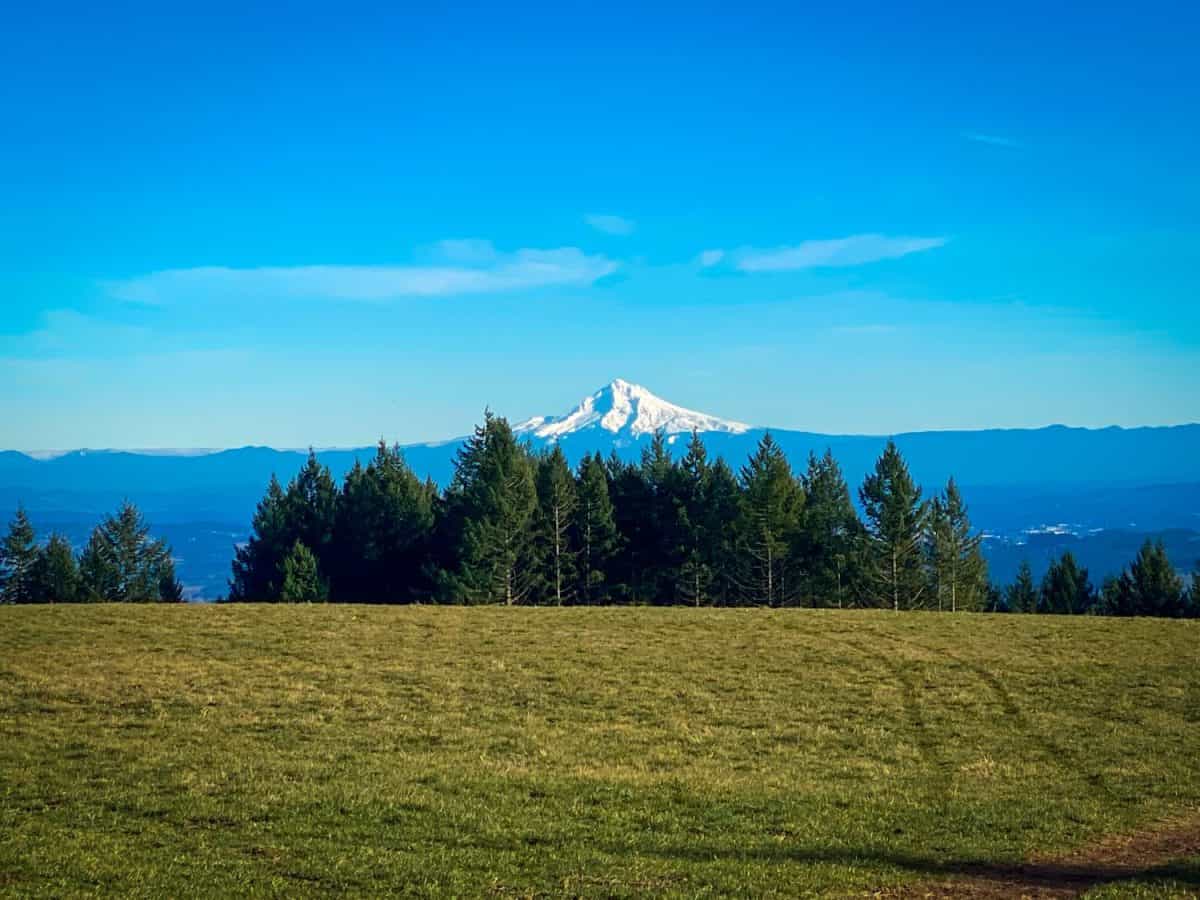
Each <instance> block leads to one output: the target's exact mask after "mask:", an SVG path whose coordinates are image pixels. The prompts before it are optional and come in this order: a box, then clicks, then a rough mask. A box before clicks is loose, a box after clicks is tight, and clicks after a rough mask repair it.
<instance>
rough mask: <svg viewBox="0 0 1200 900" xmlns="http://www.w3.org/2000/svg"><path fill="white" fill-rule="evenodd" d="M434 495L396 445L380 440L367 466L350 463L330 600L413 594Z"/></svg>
mask: <svg viewBox="0 0 1200 900" xmlns="http://www.w3.org/2000/svg"><path fill="white" fill-rule="evenodd" d="M435 497H436V488H435V487H431V484H430V483H429V482H422V481H421V480H420V479H418V478H417V476H416V475H415V474H414V473H413V471H412V469H410V468H409V466H408V463H407V462H406V461H405V459H404V454H403V453H402V451H401V450H400V448H399V446H393V447H390V448H389V447H388V446H387V444H386V443H385V442H384V441H382V440H381V441H380V442H379V446H378V447H377V448H376V452H375V458H374V459H373V460H372V461H371V462H370V463H369V464H368V465H367V466H366V468H364V467H363V466H362V465H361V464H359V463H358V462H357V461H356V462H355V464H354V467H353V468H352V469H351V470H350V472H349V473H347V475H346V479H345V481H344V483H343V485H342V492H341V496H340V498H339V500H338V502H337V512H336V527H335V536H334V545H335V547H334V550H333V552H332V554H331V555H332V556H333V558H334V559H335V565H334V569H333V572H334V577H333V579H332V584H331V596H332V597H333V599H334V600H339V601H353V602H359V603H363V602H366V603H398V602H403V601H406V600H410V599H412V597H413V596H414V595H415V594H416V593H417V591H418V590H419V588H420V587H421V584H422V581H423V573H422V563H423V561H424V556H425V554H426V551H427V550H428V542H429V537H430V533H431V531H432V529H433V519H434V512H433V510H434V501H435Z"/></svg>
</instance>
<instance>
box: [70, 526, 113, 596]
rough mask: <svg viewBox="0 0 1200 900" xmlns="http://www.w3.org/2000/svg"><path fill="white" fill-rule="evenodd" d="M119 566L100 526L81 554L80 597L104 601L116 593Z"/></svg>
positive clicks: (93, 532) (93, 531)
mask: <svg viewBox="0 0 1200 900" xmlns="http://www.w3.org/2000/svg"><path fill="white" fill-rule="evenodd" d="M116 590H117V567H116V563H115V562H114V559H113V553H112V552H111V549H110V548H109V546H108V541H107V539H106V538H105V535H104V532H103V531H102V530H101V529H100V528H95V529H93V530H92V533H91V536H90V537H89V538H88V542H87V544H86V545H85V546H84V548H83V553H81V554H80V556H79V599H80V600H81V601H82V602H84V603H103V602H104V601H106V600H108V599H109V598H110V597H112V596H114V595H115V594H116Z"/></svg>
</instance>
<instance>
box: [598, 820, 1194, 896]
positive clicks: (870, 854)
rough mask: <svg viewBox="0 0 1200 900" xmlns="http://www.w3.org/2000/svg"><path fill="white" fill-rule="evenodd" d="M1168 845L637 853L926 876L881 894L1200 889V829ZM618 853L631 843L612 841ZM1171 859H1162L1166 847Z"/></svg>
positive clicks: (692, 860) (661, 850)
mask: <svg viewBox="0 0 1200 900" xmlns="http://www.w3.org/2000/svg"><path fill="white" fill-rule="evenodd" d="M1164 843H1165V846H1163V847H1158V846H1155V844H1154V842H1153V840H1151V841H1150V842H1149V843H1147V842H1145V841H1141V842H1139V841H1137V840H1136V839H1135V841H1134V844H1135V847H1136V849H1139V850H1141V851H1143V852H1144V853H1145V858H1143V859H1137V858H1120V857H1118V858H1113V859H1111V860H1105V859H1103V858H1100V857H1099V856H1095V857H1094V856H1093V855H1092V854H1091V853H1085V854H1083V855H1080V856H1078V857H1076V856H1068V857H1063V858H1056V859H1046V860H1034V861H1029V862H1019V863H1005V862H992V861H985V860H957V861H955V860H950V861H944V860H937V859H932V858H929V857H923V856H920V855H918V854H912V853H905V852H903V851H883V850H865V849H864V850H855V849H853V848H844V849H838V848H820V849H817V848H804V847H787V846H780V847H754V848H746V849H744V850H729V849H728V848H724V847H711V846H703V845H689V846H679V847H668V848H657V849H655V848H638V852H639V853H642V854H646V855H652V856H657V857H660V858H663V859H667V860H671V861H675V862H682V863H705V862H722V861H743V862H744V861H758V862H764V863H768V864H786V863H793V864H801V865H804V864H830V865H837V866H847V867H851V868H853V867H871V868H874V867H881V868H895V869H901V870H903V871H904V872H906V873H908V874H912V875H917V876H920V877H921V878H922V880H921V882H920V883H919V884H916V885H912V884H909V885H905V886H900V887H896V888H890V889H889V888H883V889H881V890H880V892H879V893H878V894H876V896H884V897H909V896H912V897H927V896H949V897H954V896H973V897H989V896H995V897H1010V896H1033V897H1075V896H1078V895H1079V894H1082V893H1084V892H1085V891H1088V890H1091V889H1092V888H1096V887H1102V886H1105V885H1120V884H1122V883H1124V882H1129V881H1134V880H1137V881H1152V880H1170V881H1173V882H1175V883H1176V884H1177V885H1183V886H1186V887H1200V862H1197V861H1196V860H1189V859H1179V858H1178V857H1180V856H1184V857H1186V856H1191V855H1194V854H1200V829H1193V830H1192V832H1191V833H1190V834H1189V835H1188V836H1187V837H1186V838H1185V837H1182V836H1181V835H1179V834H1172V835H1171V836H1170V838H1169V839H1168V840H1166V841H1165V842H1164ZM605 849H606V851H607V852H609V853H613V854H614V855H619V854H621V853H628V852H630V850H631V849H632V848H628V847H608V848H605ZM1164 852H1165V853H1166V854H1167V855H1168V856H1169V857H1172V858H1173V859H1170V858H1168V859H1164V858H1163V855H1162V854H1163V853H1164Z"/></svg>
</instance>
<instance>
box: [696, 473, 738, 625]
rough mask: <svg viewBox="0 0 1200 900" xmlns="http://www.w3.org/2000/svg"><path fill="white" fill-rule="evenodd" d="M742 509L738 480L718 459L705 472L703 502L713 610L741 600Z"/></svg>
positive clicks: (706, 553)
mask: <svg viewBox="0 0 1200 900" xmlns="http://www.w3.org/2000/svg"><path fill="white" fill-rule="evenodd" d="M741 506H742V495H741V487H740V486H739V485H738V481H737V476H736V475H735V474H734V473H733V469H731V468H730V467H729V464H728V463H727V462H725V460H724V459H721V458H718V459H717V461H716V462H715V463H713V464H712V465H711V466H710V467H709V470H708V490H707V493H706V495H705V501H704V507H705V525H704V531H705V536H706V543H707V545H708V546H707V548H706V550H705V555H706V556H707V558H708V561H709V563H708V564H709V568H710V570H711V573H710V577H709V593H710V596H711V597H712V602H713V604H714V605H716V606H732V605H734V604H736V603H738V602H739V601H740V598H741V596H742V588H741V581H740V578H739V564H740V562H741V555H740V547H739V541H738V519H739V516H740V515H741Z"/></svg>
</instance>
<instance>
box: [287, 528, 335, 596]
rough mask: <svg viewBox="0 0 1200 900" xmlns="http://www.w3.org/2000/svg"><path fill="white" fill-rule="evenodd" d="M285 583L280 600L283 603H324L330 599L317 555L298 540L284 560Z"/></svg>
mask: <svg viewBox="0 0 1200 900" xmlns="http://www.w3.org/2000/svg"><path fill="white" fill-rule="evenodd" d="M282 574H283V583H282V585H281V587H280V589H279V599H280V601H281V602H283V603H323V602H325V601H326V600H328V599H329V587H328V585H327V584H326V582H325V579H324V578H322V577H321V569H320V565H319V563H318V562H317V557H316V555H315V554H314V553H313V552H312V551H311V550H309V549H308V547H307V546H306V545H305V544H304V543H302V542H301V541H299V540H297V541H296V542H295V543H294V544H292V549H291V551H290V552H289V553H288V555H287V557H286V558H285V559H284V560H283V567H282Z"/></svg>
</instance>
